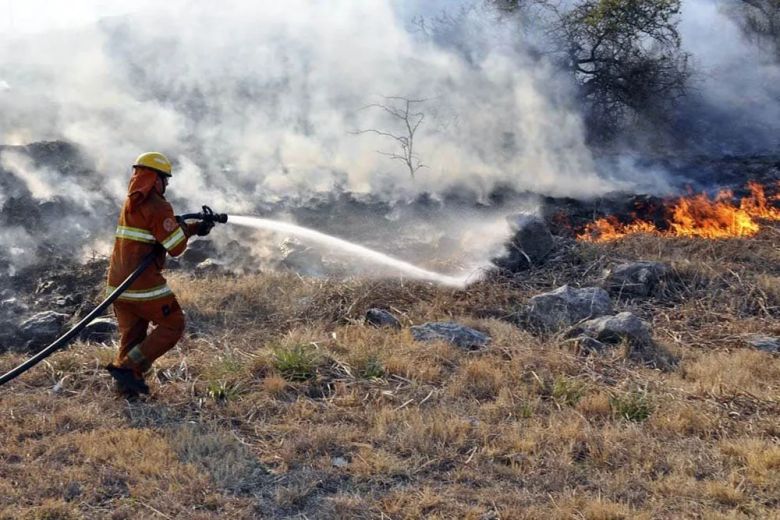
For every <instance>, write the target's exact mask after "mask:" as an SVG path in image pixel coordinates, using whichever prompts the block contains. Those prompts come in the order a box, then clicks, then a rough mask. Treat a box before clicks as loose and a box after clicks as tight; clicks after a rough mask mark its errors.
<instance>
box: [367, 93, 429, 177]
mask: <svg viewBox="0 0 780 520" xmlns="http://www.w3.org/2000/svg"><path fill="white" fill-rule="evenodd" d="M425 101H427V100H426V99H408V98H405V97H398V96H390V97H385V103H384V104H382V103H372V104H370V105H367V106H365V107H363V108H362V109H361V110H365V109H368V108H378V109H381V110H384V111H385V112H386V113H387V114H389V115H390V116H391V117H392V118H393V119H394V120H395V121H397V122H398V123H400V126H401V131H400V132H399V133H394V132H389V131H384V130H378V129H376V128H369V129H367V130H358V131H356V132H353V133H354V134H356V135H359V134H368V133H370V134H377V135H381V136H383V137H388V138H390V139H392V140H394V141H395V142H396V143H397V144H398V147H399V149H398V151H395V152H383V151H379V150H378V151H377V153H379V154H381V155H384V156H386V157H389V158H390V159H393V160H396V161H401V162H402V163H404V165H406V168H407V169H408V170H409V175H411V176H412V178H414V174H415V173H417V170H419V169H420V168H427V166H426V165H425V164H423V163H422V161H421V160H420V158H419V157H418V156H417V154H416V153H415V152H414V136H415V134H416V133H417V129H419V128H420V125H421V124H422V122H423V120H424V119H425V114H424V113H422V112H419V111H415V110H414V107H415V105H419V104H421V103H424V102H425Z"/></svg>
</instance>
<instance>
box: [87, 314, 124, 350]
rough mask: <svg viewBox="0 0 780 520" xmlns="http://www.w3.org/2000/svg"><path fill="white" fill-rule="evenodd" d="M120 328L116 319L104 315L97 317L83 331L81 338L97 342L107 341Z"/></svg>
mask: <svg viewBox="0 0 780 520" xmlns="http://www.w3.org/2000/svg"><path fill="white" fill-rule="evenodd" d="M118 330H119V327H118V326H117V323H116V320H114V319H113V318H109V317H107V316H104V317H102V318H95V319H94V320H92V322H91V323H90V324H89V325H87V326H86V327H84V330H82V331H81V336H80V337H81V339H82V340H84V341H94V342H96V343H106V342H108V341H110V340H111V337H112V336H113V335H114V334H115V333H116V332H117V331H118Z"/></svg>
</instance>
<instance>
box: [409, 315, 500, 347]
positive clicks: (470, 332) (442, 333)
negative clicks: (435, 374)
mask: <svg viewBox="0 0 780 520" xmlns="http://www.w3.org/2000/svg"><path fill="white" fill-rule="evenodd" d="M411 330H412V337H413V338H414V339H415V340H417V341H447V342H449V343H452V344H453V345H455V346H457V347H460V348H464V349H473V348H482V347H485V346H487V344H488V343H490V336H488V335H487V334H485V333H482V332H479V331H478V330H474V329H472V328H469V327H466V326H464V325H460V324H458V323H454V322H451V321H443V322H435V323H425V324H424V325H416V326H414V327H412V329H411Z"/></svg>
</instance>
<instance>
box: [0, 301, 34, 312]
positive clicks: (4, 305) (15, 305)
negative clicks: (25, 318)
mask: <svg viewBox="0 0 780 520" xmlns="http://www.w3.org/2000/svg"><path fill="white" fill-rule="evenodd" d="M28 310H29V307H28V306H27V305H26V304H25V303H23V302H20V301H19V299H18V298H8V299H6V300H3V301H0V311H2V312H3V313H4V314H6V315H8V316H18V315H19V314H24V313H25V312H27V311H28Z"/></svg>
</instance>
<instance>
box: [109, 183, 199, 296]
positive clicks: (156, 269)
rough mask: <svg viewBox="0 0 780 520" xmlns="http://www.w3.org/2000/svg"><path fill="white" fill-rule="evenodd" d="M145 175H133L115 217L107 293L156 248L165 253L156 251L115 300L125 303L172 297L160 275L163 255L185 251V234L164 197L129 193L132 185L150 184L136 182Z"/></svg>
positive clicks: (154, 193) (153, 191) (157, 194)
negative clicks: (148, 262)
mask: <svg viewBox="0 0 780 520" xmlns="http://www.w3.org/2000/svg"><path fill="white" fill-rule="evenodd" d="M145 174H148V172H144V171H139V172H137V173H135V174H134V175H133V179H132V180H131V181H130V193H129V194H128V198H127V199H126V200H125V203H124V205H123V206H122V211H121V212H120V214H119V223H118V225H117V228H116V233H115V240H114V251H113V253H112V255H111V263H110V265H109V269H108V290H109V292H111V291H112V290H113V288H115V287H116V286H118V285H119V284H121V283H122V282H123V281H124V280H125V278H127V277H128V276H129V275H130V273H132V272H133V271H134V270H135V268H136V267H138V265H139V264H140V263H141V260H143V258H144V257H145V256H146V255H148V254H149V253H150V252H152V250H154V248H155V245H156V244H158V243H159V244H162V246H163V247H164V248H165V249H164V250H163V249H161V250H159V252H158V254H157V258H156V259H155V261H154V262H153V263H152V265H150V266H149V267H148V268H147V269H146V270H145V271H144V272H143V274H141V276H139V277H138V279H137V280H136V281H135V282H133V284H132V285H131V286H130V287H129V289H128V290H127V291H125V292H124V293H123V294H122V296H120V297H119V299H121V300H126V301H148V300H155V299H159V298H165V297H168V296H170V295H172V294H173V293H172V292H171V290H170V288H169V287H168V285H167V284H166V282H165V278H164V277H163V275H162V269H163V267H164V265H165V256H166V254H165V253H166V251H167V253H168V254H170V255H171V256H179V255H180V254H182V253H183V252H184V250H185V249H186V247H187V238H188V236H187V233H186V232H185V229H184V228H183V227H182V226H181V225H180V224H179V223H178V222H177V221H176V218H175V216H174V214H173V208H171V205H170V204H169V203H168V201H167V200H165V197H163V196H162V195H160V194H159V193H157V191H155V190H151V191H148V192H147V193H145V194H143V197H138V192H137V191H136V192H134V191H133V187H134V186H135V185H138V184H139V183H140V182H149V181H150V180H151V179H149V178H140V179H139V177H140V176H141V175H145Z"/></svg>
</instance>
